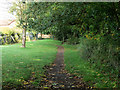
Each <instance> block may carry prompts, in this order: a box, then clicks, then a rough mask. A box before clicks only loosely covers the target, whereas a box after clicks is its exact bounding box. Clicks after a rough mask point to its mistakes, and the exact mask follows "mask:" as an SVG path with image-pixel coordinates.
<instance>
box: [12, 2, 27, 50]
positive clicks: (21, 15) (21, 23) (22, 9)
mask: <svg viewBox="0 0 120 90" xmlns="http://www.w3.org/2000/svg"><path fill="white" fill-rule="evenodd" d="M26 8H27V3H26V1H16V2H14V3H13V6H12V7H11V8H10V12H11V13H14V12H15V13H16V17H17V22H18V27H20V28H22V29H23V31H22V47H24V48H25V47H26V45H25V44H26V30H27V19H28V18H27V16H28V13H27V12H26Z"/></svg>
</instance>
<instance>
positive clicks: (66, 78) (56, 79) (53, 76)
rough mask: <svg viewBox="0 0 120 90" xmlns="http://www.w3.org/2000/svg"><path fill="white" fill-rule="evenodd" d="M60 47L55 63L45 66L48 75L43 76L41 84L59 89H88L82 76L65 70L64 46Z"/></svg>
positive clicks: (44, 86)
mask: <svg viewBox="0 0 120 90" xmlns="http://www.w3.org/2000/svg"><path fill="white" fill-rule="evenodd" d="M57 47H58V53H57V55H56V59H55V61H54V63H53V64H52V65H51V66H49V67H47V66H46V67H45V69H46V73H45V75H46V77H43V79H42V81H43V82H41V85H42V86H43V88H49V89H54V88H57V89H58V88H59V89H76V88H79V89H86V88H87V86H86V85H85V83H84V82H82V78H78V77H75V76H74V75H70V74H69V73H67V71H65V70H64V67H65V65H64V48H63V47H62V46H57Z"/></svg>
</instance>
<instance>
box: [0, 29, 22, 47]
mask: <svg viewBox="0 0 120 90" xmlns="http://www.w3.org/2000/svg"><path fill="white" fill-rule="evenodd" d="M19 39H20V34H19V36H18V34H15V32H14V31H9V32H7V34H6V33H1V35H0V44H1V45H4V44H13V43H17V42H19Z"/></svg>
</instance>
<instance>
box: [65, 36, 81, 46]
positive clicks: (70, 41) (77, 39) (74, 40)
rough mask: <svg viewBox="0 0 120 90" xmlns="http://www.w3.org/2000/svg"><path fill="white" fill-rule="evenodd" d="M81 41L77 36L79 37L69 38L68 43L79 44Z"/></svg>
mask: <svg viewBox="0 0 120 90" xmlns="http://www.w3.org/2000/svg"><path fill="white" fill-rule="evenodd" d="M79 41H80V40H79V38H77V37H71V38H69V39H67V43H68V44H73V45H75V44H78V43H79Z"/></svg>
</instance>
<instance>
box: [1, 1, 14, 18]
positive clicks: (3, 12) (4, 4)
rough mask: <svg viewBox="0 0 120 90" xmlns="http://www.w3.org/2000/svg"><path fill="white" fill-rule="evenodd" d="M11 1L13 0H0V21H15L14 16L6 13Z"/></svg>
mask: <svg viewBox="0 0 120 90" xmlns="http://www.w3.org/2000/svg"><path fill="white" fill-rule="evenodd" d="M13 1H14V0H0V20H8V19H15V16H13V15H12V14H10V13H8V11H9V8H10V6H11V3H12V2H13Z"/></svg>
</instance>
